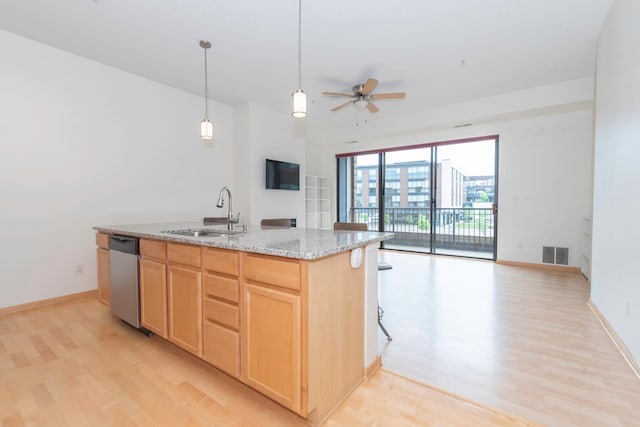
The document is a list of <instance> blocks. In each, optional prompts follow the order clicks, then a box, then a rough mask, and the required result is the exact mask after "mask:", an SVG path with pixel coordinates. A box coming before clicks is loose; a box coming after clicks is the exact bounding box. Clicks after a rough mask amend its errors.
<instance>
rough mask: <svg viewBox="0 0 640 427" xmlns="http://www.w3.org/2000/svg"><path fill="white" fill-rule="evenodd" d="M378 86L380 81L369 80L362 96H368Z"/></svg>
mask: <svg viewBox="0 0 640 427" xmlns="http://www.w3.org/2000/svg"><path fill="white" fill-rule="evenodd" d="M376 86H378V81H377V80H376V79H368V80H367V82H366V83H365V84H364V86H363V87H362V94H363V95H365V96H367V95H369V94H370V93H371V92H373V90H374V89H375V88H376Z"/></svg>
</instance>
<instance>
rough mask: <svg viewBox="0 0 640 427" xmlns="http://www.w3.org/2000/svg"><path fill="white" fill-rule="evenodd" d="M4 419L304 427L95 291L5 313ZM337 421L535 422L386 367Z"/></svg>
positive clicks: (1, 341)
mask: <svg viewBox="0 0 640 427" xmlns="http://www.w3.org/2000/svg"><path fill="white" fill-rule="evenodd" d="M0 424H1V425H2V426H25V425H29V426H56V427H59V426H278V427H279V426H304V425H306V423H305V422H304V421H303V420H302V419H300V418H298V417H297V416H296V415H294V414H293V413H291V412H289V411H287V410H286V409H284V408H282V407H280V406H279V405H277V404H275V403H273V402H271V401H270V400H268V399H266V398H265V397H262V396H261V395H260V394H258V393H257V392H255V391H253V390H251V389H249V388H248V387H245V386H244V385H242V384H241V383H239V382H237V381H235V380H233V379H231V378H230V377H228V376H226V375H224V374H222V373H221V372H219V371H217V370H216V369H213V368H211V367H209V366H208V365H207V364H206V363H204V362H202V361H200V360H198V359H196V358H195V357H193V356H191V355H189V354H188V353H186V352H184V351H182V350H180V349H179V348H177V347H175V346H173V345H171V344H168V343H167V342H165V341H164V340H162V339H161V338H158V337H152V338H147V337H145V336H143V335H141V334H140V333H138V332H136V331H134V330H133V329H131V328H130V327H128V326H126V325H124V324H123V323H121V322H120V321H119V320H117V319H114V318H113V317H112V316H111V314H110V313H109V310H108V308H106V307H105V306H103V305H101V304H100V303H98V302H97V301H96V300H95V299H90V300H85V301H76V302H72V303H65V304H58V305H54V306H49V307H44V308H37V309H32V310H29V311H24V312H19V313H12V314H7V315H4V316H1V317H0ZM327 425H328V426H330V427H351V426H374V425H375V426H397V425H402V426H425V425H438V426H512V425H513V426H528V425H533V424H529V423H526V422H524V421H521V420H518V419H517V418H515V417H512V416H509V415H506V414H502V413H500V412H495V411H492V410H490V409H488V408H485V407H483V406H482V405H476V404H474V403H473V402H469V401H467V400H465V399H459V398H456V397H455V396H452V395H450V394H448V393H444V392H441V391H439V390H436V389H432V388H429V387H425V386H423V385H420V384H417V383H415V382H412V381H409V380H407V379H404V378H401V377H399V376H397V375H394V374H391V373H389V372H385V371H384V370H380V371H378V372H377V373H376V374H375V375H374V376H373V377H372V378H371V379H370V380H369V381H367V382H365V383H363V384H362V385H361V386H360V387H359V388H358V389H357V390H356V391H355V392H354V393H353V394H352V395H351V396H350V397H349V399H348V400H347V401H346V402H344V404H343V405H342V406H341V407H340V408H339V409H338V411H337V412H336V413H335V414H334V415H333V417H332V418H331V419H330V420H329V421H328V422H327Z"/></svg>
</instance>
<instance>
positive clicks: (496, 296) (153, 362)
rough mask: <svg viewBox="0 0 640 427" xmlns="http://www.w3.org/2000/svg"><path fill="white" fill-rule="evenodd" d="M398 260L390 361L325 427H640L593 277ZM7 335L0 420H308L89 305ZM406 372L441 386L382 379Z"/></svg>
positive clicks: (1, 331)
mask: <svg viewBox="0 0 640 427" xmlns="http://www.w3.org/2000/svg"><path fill="white" fill-rule="evenodd" d="M402 262H405V263H406V266H405V268H400V267H401V266H402ZM391 263H392V264H393V265H394V268H393V269H392V270H389V271H384V272H381V273H380V279H381V280H380V282H381V283H380V285H381V286H380V288H381V289H380V297H381V302H382V305H383V308H384V310H385V317H384V319H383V322H384V323H385V326H386V327H387V328H388V329H389V330H390V332H391V333H392V335H393V337H394V339H393V341H392V342H386V341H385V340H381V353H382V355H383V365H384V367H383V369H380V370H379V371H378V372H376V373H375V374H374V375H373V376H372V377H371V378H370V379H369V380H368V381H366V382H364V383H363V384H362V385H361V386H360V387H358V388H357V389H356V390H355V391H354V393H353V394H352V395H351V396H350V397H349V398H348V399H347V400H346V401H345V402H344V403H343V404H342V405H341V406H340V408H338V410H337V411H336V412H335V413H334V415H333V416H332V417H331V418H330V419H329V421H328V422H327V425H328V426H332V427H351V426H396V425H406V426H427V425H437V426H454V425H455V426H520V425H522V426H527V425H536V424H534V422H537V423H539V424H542V425H551V426H564V425H566V426H590V425H598V426H633V425H638V420H640V416H639V414H640V410H639V409H640V402H639V401H638V399H640V385H639V384H638V381H637V379H636V378H635V377H634V376H633V375H632V374H630V371H629V369H628V367H626V366H625V364H624V361H623V360H622V358H621V357H620V356H619V354H617V353H616V352H615V350H613V349H612V348H611V346H610V342H609V341H608V338H607V337H606V334H604V332H603V331H602V329H601V328H600V326H599V324H598V322H597V321H596V320H595V319H594V318H593V316H592V314H590V313H589V312H588V311H586V312H585V310H588V309H587V308H586V298H587V297H588V285H587V284H586V283H585V282H581V281H580V280H578V279H575V278H568V277H567V276H565V275H563V274H561V272H560V273H559V272H549V271H546V272H531V271H529V270H528V269H526V268H521V267H510V266H496V265H495V264H493V263H489V262H473V263H470V264H467V263H463V264H457V263H454V262H452V261H447V262H444V263H439V262H436V261H433V260H430V259H429V258H427V259H426V260H425V259H421V260H420V261H419V262H416V261H413V258H411V257H408V258H405V261H401V260H400V259H399V258H397V257H396V258H394V259H393V260H392V261H391ZM414 263H416V265H414ZM389 273H390V274H393V275H394V276H392V277H393V280H390V279H389ZM384 275H387V276H386V277H385V276H384ZM469 277H471V278H472V280H470V279H469ZM504 285H507V286H504ZM0 325H1V326H0V421H1V422H2V423H3V425H38V426H40V425H45V426H46V425H55V426H61V425H79V426H86V425H93V426H121V425H124V426H128V425H132V426H164V425H167V426H177V425H193V426H200V425H203V426H204V425H209V426H210V425H213V426H216V425H219V426H278V427H280V426H304V425H307V423H306V422H305V421H304V420H302V419H301V418H299V417H297V416H296V415H295V414H293V413H291V412H289V411H287V410H285V409H283V408H282V407H280V406H279V405H277V404H275V403H274V402H272V401H270V400H269V399H267V398H265V397H264V396H262V395H260V394H258V393H256V392H255V391H253V390H251V389H249V388H248V387H246V386H244V385H243V384H241V383H239V382H238V381H236V380H234V379H232V378H230V377H228V376H227V375H225V374H223V373H221V372H220V371H217V370H215V369H213V368H211V367H210V366H209V365H207V364H206V363H204V362H202V361H201V360H198V359H197V358H195V357H193V356H192V355H190V354H188V353H186V352H184V351H182V350H180V349H178V348H176V347H175V346H173V345H171V344H169V343H167V342H166V341H164V340H162V339H161V338H158V337H152V338H147V337H145V336H143V335H141V334H140V333H138V332H136V331H134V330H133V329H132V328H130V327H128V326H126V325H124V324H123V323H122V322H120V321H118V320H117V319H114V318H113V317H112V316H111V314H110V312H109V309H108V308H107V307H104V306H103V305H102V304H100V303H98V302H97V301H95V300H84V301H77V302H72V303H65V304H60V305H55V306H50V307H41V308H36V309H32V310H28V311H24V312H18V313H11V314H7V315H4V316H0ZM416 325H418V326H417V327H416ZM398 367H401V368H402V369H405V370H406V371H407V372H400V373H402V374H403V375H406V376H411V377H414V378H417V379H418V380H419V381H421V382H425V383H427V384H433V385H435V386H436V387H427V386H425V385H422V384H419V383H416V382H415V381H411V380H408V379H406V378H402V377H400V376H397V375H395V374H393V373H391V372H389V370H393V371H396V370H397V371H401V370H402V369H399V368H398ZM445 390H448V391H452V392H453V393H450V392H447V391H445ZM492 407H496V408H498V410H492V409H491V408H492ZM510 414H514V415H510ZM526 419H530V420H533V421H526Z"/></svg>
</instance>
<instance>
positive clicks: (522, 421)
mask: <svg viewBox="0 0 640 427" xmlns="http://www.w3.org/2000/svg"><path fill="white" fill-rule="evenodd" d="M380 371H381V372H384V373H386V374H391V375H393V376H396V377H398V378H402V379H403V380H406V381H409V382H412V383H414V384H418V385H420V386H422V387H426V388H430V389H432V390H435V391H437V392H439V393H442V394H446V395H447V396H451V397H453V398H454V399H457V400H461V401H463V402H466V403H467V404H469V405H471V406H475V407H478V408H480V409H483V410H485V411H488V412H492V413H494V414H498V415H501V416H503V417H505V418H507V419H510V420H512V421H514V422H516V423H520V424H523V425H525V426H530V427H542V424H537V423H535V422H534V421H531V420H527V419H524V418H520V417H518V416H517V415H513V414H510V413H508V412H505V411H502V410H500V409H496V408H493V407H491V406H488V405H485V404H482V403H480V402H476V401H475V400H473V399H469V398H467V397H464V396H460V395H459V394H456V393H453V392H450V391H448V390H445V389H443V388H440V387H437V386H434V385H432V384H427V383H424V382H422V381H418V380H416V379H413V378H410V377H406V376H404V375H402V374H398V373H397V372H392V371H389V370H387V369H384V368H381V369H380Z"/></svg>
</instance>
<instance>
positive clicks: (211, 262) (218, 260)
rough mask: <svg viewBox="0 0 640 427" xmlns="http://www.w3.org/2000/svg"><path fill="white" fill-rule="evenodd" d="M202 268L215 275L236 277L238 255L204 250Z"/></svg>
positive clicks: (216, 250) (222, 251)
mask: <svg viewBox="0 0 640 427" xmlns="http://www.w3.org/2000/svg"><path fill="white" fill-rule="evenodd" d="M203 262H204V268H206V269H207V270H209V271H215V272H217V273H224V274H230V275H232V276H237V275H238V253H237V252H232V251H225V250H221V249H211V248H205V249H204V261H203Z"/></svg>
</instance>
